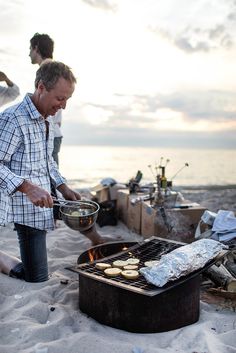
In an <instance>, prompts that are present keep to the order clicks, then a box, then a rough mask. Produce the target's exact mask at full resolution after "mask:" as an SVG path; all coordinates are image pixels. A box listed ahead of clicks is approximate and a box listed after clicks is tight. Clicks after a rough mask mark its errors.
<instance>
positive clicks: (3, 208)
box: [0, 95, 65, 230]
mask: <svg viewBox="0 0 236 353" xmlns="http://www.w3.org/2000/svg"><path fill="white" fill-rule="evenodd" d="M48 120H49V119H48ZM52 150H53V128H52V124H50V123H49V133H48V136H46V123H45V119H44V118H43V117H42V116H41V114H40V113H39V112H38V110H37V109H36V107H35V106H34V104H33V103H32V101H31V98H30V95H26V96H25V98H24V100H23V101H22V102H21V103H19V104H17V105H15V106H13V107H10V108H8V109H6V110H5V111H4V112H2V113H1V114H0V224H1V225H4V224H6V223H9V222H15V223H19V224H24V225H27V226H30V227H33V228H37V229H45V230H47V229H53V228H54V220H53V210H52V209H51V208H41V207H36V206H34V205H33V204H32V203H31V202H30V200H29V199H28V197H27V196H26V195H25V194H23V193H21V192H19V191H16V189H17V188H18V187H19V186H20V185H21V184H22V183H23V181H24V179H27V180H29V181H31V182H32V183H34V184H37V185H38V186H40V187H42V188H43V189H45V190H47V191H48V192H49V193H50V191H51V188H50V185H51V182H52V184H53V185H54V186H55V187H58V186H59V185H61V184H63V183H65V179H64V178H63V177H62V176H61V175H60V173H59V171H58V168H57V165H56V163H55V162H54V160H53V158H52Z"/></svg>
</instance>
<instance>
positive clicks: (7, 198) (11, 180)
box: [0, 61, 80, 282]
mask: <svg viewBox="0 0 236 353" xmlns="http://www.w3.org/2000/svg"><path fill="white" fill-rule="evenodd" d="M75 83H76V78H75V77H74V75H73V73H72V71H71V70H70V68H69V67H68V66H66V65H65V64H63V63H61V62H56V61H51V62H47V63H45V64H43V65H42V66H40V68H39V69H38V71H37V73H36V79H35V91H34V93H33V94H27V95H26V96H25V98H24V100H23V101H22V102H21V103H19V104H17V105H15V106H13V107H10V108H8V109H6V110H5V111H4V112H3V113H1V114H0V225H4V224H6V223H9V222H13V223H14V225H15V229H16V231H17V235H18V240H19V245H20V253H21V260H22V262H21V261H20V260H19V259H17V258H12V257H9V256H8V255H6V254H4V253H2V252H0V271H2V272H4V273H6V274H9V275H10V276H14V277H17V278H23V279H25V280H26V281H28V282H42V281H46V280H47V279H48V264H47V250H46V232H47V230H50V229H53V228H54V219H53V198H52V196H51V188H52V186H53V187H54V188H55V189H57V190H59V192H60V193H61V194H62V195H63V197H64V198H65V199H66V200H79V199H80V194H79V193H77V192H75V191H73V190H72V189H70V188H69V187H68V186H67V185H66V183H65V179H64V178H63V177H62V176H61V175H60V173H59V171H58V167H57V164H56V163H55V161H54V160H53V158H52V150H53V129H52V127H51V124H50V123H49V121H48V120H47V118H48V117H49V116H50V115H55V113H56V112H57V111H58V110H59V109H65V107H66V103H67V100H68V99H69V98H70V97H71V96H72V94H73V92H74V88H75Z"/></svg>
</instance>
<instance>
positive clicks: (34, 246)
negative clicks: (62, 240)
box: [10, 223, 48, 282]
mask: <svg viewBox="0 0 236 353" xmlns="http://www.w3.org/2000/svg"><path fill="white" fill-rule="evenodd" d="M15 229H16V231H17V235H18V240H19V245H20V255H21V261H22V262H21V263H19V264H18V265H17V266H15V268H13V269H12V270H11V272H10V275H11V276H12V277H16V278H21V279H24V280H25V281H27V282H43V281H47V280H48V261H47V247H46V233H47V232H46V230H40V229H36V228H31V227H28V226H25V225H22V224H18V223H15Z"/></svg>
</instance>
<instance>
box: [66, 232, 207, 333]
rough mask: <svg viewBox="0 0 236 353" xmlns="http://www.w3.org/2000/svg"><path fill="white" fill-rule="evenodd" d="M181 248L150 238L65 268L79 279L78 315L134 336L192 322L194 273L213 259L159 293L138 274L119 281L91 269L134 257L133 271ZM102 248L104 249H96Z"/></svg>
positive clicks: (195, 315)
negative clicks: (96, 258) (135, 260)
mask: <svg viewBox="0 0 236 353" xmlns="http://www.w3.org/2000/svg"><path fill="white" fill-rule="evenodd" d="M121 244H122V243H121ZM183 245H185V243H180V242H176V241H172V240H164V239H163V238H156V237H155V238H149V239H147V240H146V241H144V242H143V243H141V244H139V243H134V245H131V244H130V246H129V247H128V248H127V249H126V250H125V251H120V252H119V253H116V254H113V255H110V256H107V257H105V258H102V259H98V260H96V261H93V262H83V261H84V254H83V256H82V258H80V257H79V258H78V264H77V266H75V267H72V268H70V269H71V270H72V271H74V272H76V273H78V274H79V308H80V310H81V311H83V312H84V313H86V314H88V315H89V316H91V317H92V318H94V319H95V320H97V321H98V322H100V323H102V324H105V325H108V326H112V327H115V328H118V329H123V330H126V331H130V332H136V333H154V332H163V331H169V330H173V329H177V328H180V327H183V326H186V325H189V324H193V323H194V322H196V321H198V319H199V304H200V274H201V272H202V271H204V270H206V268H207V267H209V266H211V265H212V264H213V263H214V260H211V261H209V263H208V264H207V265H206V266H204V268H203V269H201V270H198V271H195V272H193V273H191V274H190V275H188V276H185V277H182V278H180V279H178V280H176V281H173V282H169V283H168V284H167V285H165V286H164V287H162V288H159V287H156V286H154V285H152V284H149V283H147V281H146V279H145V278H144V277H143V276H142V275H140V277H139V278H138V279H136V280H129V279H125V278H123V277H122V276H118V277H112V278H108V277H107V276H106V275H105V274H104V272H103V271H102V270H99V269H96V268H95V264H96V263H97V262H106V263H110V264H112V262H113V261H115V260H126V259H127V258H128V257H135V258H139V259H140V264H139V267H142V266H144V262H145V261H148V260H158V259H160V257H161V256H162V255H163V254H167V253H168V252H170V251H172V250H174V249H176V248H178V247H180V246H183ZM106 246H108V244H103V245H102V246H100V247H106ZM81 262H82V263H81Z"/></svg>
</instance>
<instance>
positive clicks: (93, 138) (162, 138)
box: [63, 120, 236, 149]
mask: <svg viewBox="0 0 236 353" xmlns="http://www.w3.org/2000/svg"><path fill="white" fill-rule="evenodd" d="M235 132H236V131H229V132H217V133H211V132H206V131H205V132H188V133H186V132H181V131H178V132H174V131H158V130H155V131H154V130H153V129H139V128H137V127H136V126H135V124H134V125H133V127H132V129H127V128H126V127H123V126H122V125H120V127H111V126H107V125H104V126H100V127H98V126H90V125H89V124H83V123H80V122H77V123H75V122H74V123H72V124H71V123H69V122H68V121H66V120H65V121H64V122H63V136H64V137H63V144H66V145H77V144H78V145H94V146H96V145H103V146H106V145H107V146H108V145H113V146H139V147H149V146H150V147H151V146H156V147H169V148H172V147H173V148H174V147H184V148H188V147H191V148H195V147H196V148H203V149H204V148H230V149H235V148H236V140H235Z"/></svg>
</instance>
